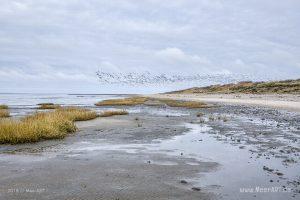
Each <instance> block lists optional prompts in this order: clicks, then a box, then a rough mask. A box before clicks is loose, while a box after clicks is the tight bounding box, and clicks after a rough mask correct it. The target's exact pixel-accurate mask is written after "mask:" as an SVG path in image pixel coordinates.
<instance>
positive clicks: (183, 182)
mask: <svg viewBox="0 0 300 200" xmlns="http://www.w3.org/2000/svg"><path fill="white" fill-rule="evenodd" d="M180 183H182V184H187V183H188V182H187V181H186V180H181V181H180Z"/></svg>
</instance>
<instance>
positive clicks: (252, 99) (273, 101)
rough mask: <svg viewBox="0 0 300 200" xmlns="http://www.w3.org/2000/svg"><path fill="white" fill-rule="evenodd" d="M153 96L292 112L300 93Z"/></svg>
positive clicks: (297, 108)
mask: <svg viewBox="0 0 300 200" xmlns="http://www.w3.org/2000/svg"><path fill="white" fill-rule="evenodd" d="M146 96H148V97H154V98H170V99H175V100H184V101H203V102H208V103H224V104H236V105H247V106H261V107H269V108H275V109H280V110H287V111H293V112H298V113H299V112H300V95H292V94H286V95H281V94H266V95H250V94H154V95H146Z"/></svg>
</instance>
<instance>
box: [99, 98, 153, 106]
mask: <svg viewBox="0 0 300 200" xmlns="http://www.w3.org/2000/svg"><path fill="white" fill-rule="evenodd" d="M147 100H148V98H147V97H130V98H124V99H108V100H104V101H100V102H98V103H96V104H95V105H96V106H135V105H140V104H143V103H145V102H146V101H147Z"/></svg>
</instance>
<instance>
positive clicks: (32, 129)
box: [0, 108, 97, 144]
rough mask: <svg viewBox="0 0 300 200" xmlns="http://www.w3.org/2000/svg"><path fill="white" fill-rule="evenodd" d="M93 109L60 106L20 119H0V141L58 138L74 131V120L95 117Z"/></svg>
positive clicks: (13, 141) (22, 141)
mask: <svg viewBox="0 0 300 200" xmlns="http://www.w3.org/2000/svg"><path fill="white" fill-rule="evenodd" d="M96 117H97V114H96V112H94V111H90V110H86V109H80V108H60V109H58V110H55V111H53V112H45V113H35V114H33V115H30V116H27V117H25V118H23V119H21V120H13V119H4V120H1V121H0V143H2V144H3V143H10V144H17V143H25V142H37V141H39V140H42V139H58V138H63V137H65V136H66V135H67V134H68V133H72V132H75V131H76V126H75V124H74V121H80V120H89V119H93V118H96Z"/></svg>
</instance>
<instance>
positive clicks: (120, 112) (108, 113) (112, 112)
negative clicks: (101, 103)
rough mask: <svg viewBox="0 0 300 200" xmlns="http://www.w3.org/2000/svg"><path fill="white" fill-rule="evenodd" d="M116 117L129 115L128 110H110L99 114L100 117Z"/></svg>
mask: <svg viewBox="0 0 300 200" xmlns="http://www.w3.org/2000/svg"><path fill="white" fill-rule="evenodd" d="M114 115H128V112H127V111H126V110H108V111H104V112H102V113H100V114H99V117H110V116H114Z"/></svg>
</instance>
